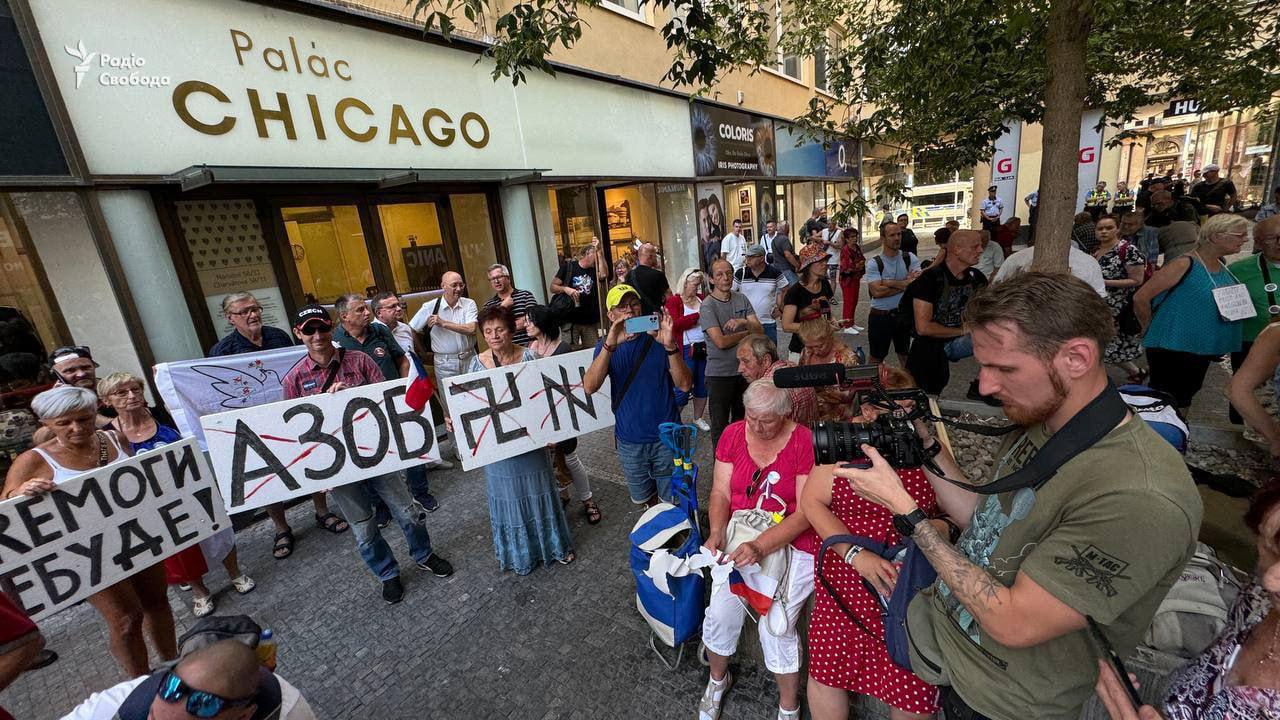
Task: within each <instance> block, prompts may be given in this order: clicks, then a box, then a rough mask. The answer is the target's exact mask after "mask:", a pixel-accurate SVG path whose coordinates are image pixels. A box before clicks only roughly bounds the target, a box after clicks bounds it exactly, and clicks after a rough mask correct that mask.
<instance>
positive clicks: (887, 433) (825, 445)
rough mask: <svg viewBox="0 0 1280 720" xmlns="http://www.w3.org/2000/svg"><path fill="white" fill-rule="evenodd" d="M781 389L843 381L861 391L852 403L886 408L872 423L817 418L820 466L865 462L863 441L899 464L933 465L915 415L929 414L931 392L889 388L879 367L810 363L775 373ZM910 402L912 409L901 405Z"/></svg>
mask: <svg viewBox="0 0 1280 720" xmlns="http://www.w3.org/2000/svg"><path fill="white" fill-rule="evenodd" d="M773 377H774V383H775V384H776V385H777V386H778V387H817V386H830V385H839V386H840V387H842V388H846V389H852V390H855V391H857V394H856V395H855V396H854V403H856V404H858V405H862V404H863V403H868V402H869V403H871V404H873V405H875V406H877V407H879V408H882V409H884V410H886V411H887V412H885V413H882V414H881V415H880V416H879V417H877V418H876V419H875V420H873V421H872V422H869V423H855V422H826V421H823V422H818V423H816V424H814V425H813V426H812V428H811V429H812V430H813V458H814V461H815V462H816V463H817V464H819V465H831V464H834V463H846V462H854V463H856V462H859V461H865V460H866V459H867V456H866V454H865V453H863V452H862V446H863V445H870V446H871V447H873V448H875V449H876V452H878V453H880V455H881V456H883V457H884V459H885V460H886V461H887V462H888V463H889V464H890V465H892V466H893V467H895V468H913V467H921V466H929V465H930V463H931V461H932V456H931V454H930V453H929V452H928V451H926V450H925V449H924V442H923V441H922V440H921V439H920V436H919V434H917V433H916V428H915V423H914V421H915V419H916V418H928V417H930V414H929V409H928V408H929V396H928V395H926V394H925V393H924V392H923V391H921V390H885V389H884V386H883V385H881V384H880V370H879V367H878V366H876V365H848V366H846V365H839V364H834V363H833V364H829V365H810V366H808V367H797V368H780V369H778V370H776V371H775V372H774V375H773ZM903 400H910V401H912V402H913V403H914V404H915V407H913V408H912V409H910V410H908V409H907V408H906V407H905V406H903V405H901V404H899V403H900V401H903Z"/></svg>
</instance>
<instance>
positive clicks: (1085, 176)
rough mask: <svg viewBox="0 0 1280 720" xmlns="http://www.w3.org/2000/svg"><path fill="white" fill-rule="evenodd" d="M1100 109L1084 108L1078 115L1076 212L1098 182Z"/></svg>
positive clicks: (1099, 168) (1099, 166)
mask: <svg viewBox="0 0 1280 720" xmlns="http://www.w3.org/2000/svg"><path fill="white" fill-rule="evenodd" d="M1101 121H1102V111H1101V110H1085V111H1084V114H1083V115H1081V116H1080V151H1079V152H1078V153H1077V154H1076V212H1080V211H1081V210H1083V209H1084V200H1085V197H1086V196H1087V195H1088V194H1089V191H1090V190H1092V189H1093V186H1094V185H1097V184H1098V172H1099V171H1100V170H1101V168H1102V129H1101V128H1099V127H1097V125H1098V123H1099V122H1101Z"/></svg>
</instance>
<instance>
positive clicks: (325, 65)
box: [231, 28, 351, 81]
mask: <svg viewBox="0 0 1280 720" xmlns="http://www.w3.org/2000/svg"><path fill="white" fill-rule="evenodd" d="M231 49H232V50H234V51H235V54H236V63H237V64H238V65H240V66H244V64H245V56H246V55H248V57H249V58H252V57H253V55H252V54H249V51H250V50H252V49H253V38H252V37H250V35H249V33H247V32H245V31H243V30H236V29H234V28H232V29H231ZM311 49H312V50H315V49H316V44H315V42H314V41H313V42H311ZM290 58H292V59H293V65H292V67H291V66H290V64H289V59H290ZM262 62H263V63H264V64H265V65H266V66H267V67H269V68H271V69H272V70H274V71H276V72H292V73H297V74H299V75H304V74H306V73H307V72H310V73H311V74H312V75H314V76H316V77H318V78H328V77H329V68H330V66H331V65H332V67H333V74H334V75H336V76H337V77H339V78H341V79H342V80H344V81H350V80H351V65H350V64H349V63H348V62H347V61H346V60H334V61H333V62H332V63H330V62H329V59H328V58H327V57H325V56H324V55H322V54H319V53H312V54H311V55H308V56H307V60H306V62H305V63H304V62H303V60H302V53H301V52H300V51H299V50H298V39H297V38H295V37H293V36H292V35H290V36H289V53H288V55H286V54H285V51H284V49H283V48H276V47H266V48H264V49H263V50H262Z"/></svg>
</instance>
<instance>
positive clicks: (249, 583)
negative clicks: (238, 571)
mask: <svg viewBox="0 0 1280 720" xmlns="http://www.w3.org/2000/svg"><path fill="white" fill-rule="evenodd" d="M257 586H258V584H257V583H256V582H254V581H253V578H251V577H249V576H248V575H241V576H240V577H235V578H231V587H233V588H235V589H236V592H238V593H240V594H241V595H244V594H245V593H247V592H250V591H252V590H253V589H254V588H255V587H257Z"/></svg>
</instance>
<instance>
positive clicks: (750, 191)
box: [724, 182, 756, 243]
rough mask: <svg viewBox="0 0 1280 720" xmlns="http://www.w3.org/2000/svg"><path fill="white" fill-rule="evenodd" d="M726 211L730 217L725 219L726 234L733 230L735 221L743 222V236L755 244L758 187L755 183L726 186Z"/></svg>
mask: <svg viewBox="0 0 1280 720" xmlns="http://www.w3.org/2000/svg"><path fill="white" fill-rule="evenodd" d="M724 195H725V197H724V200H725V206H726V207H725V210H726V211H727V214H728V217H726V218H725V225H724V231H725V232H726V233H728V232H730V231H732V230H733V221H734V220H741V221H742V236H743V237H744V238H746V240H747V242H749V243H750V242H754V241H755V239H756V232H755V220H756V216H755V209H754V208H755V204H756V185H755V183H749V182H746V183H735V184H733V185H725V186H724Z"/></svg>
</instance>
